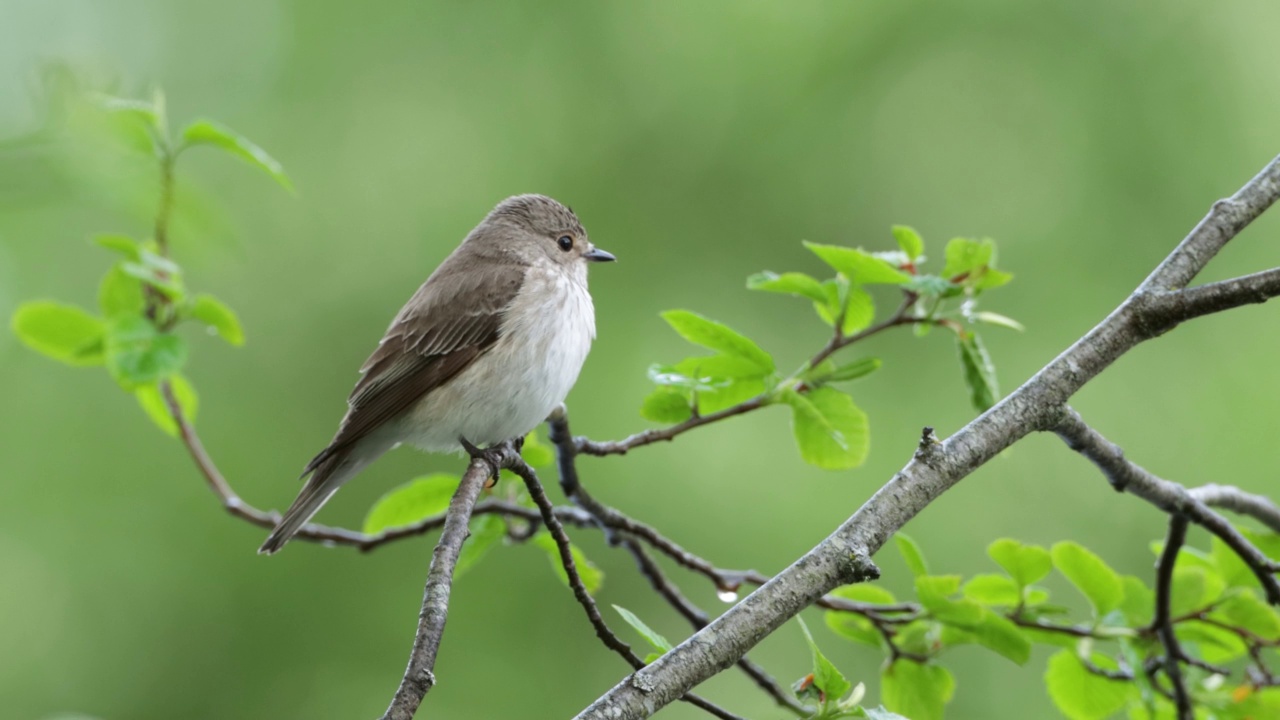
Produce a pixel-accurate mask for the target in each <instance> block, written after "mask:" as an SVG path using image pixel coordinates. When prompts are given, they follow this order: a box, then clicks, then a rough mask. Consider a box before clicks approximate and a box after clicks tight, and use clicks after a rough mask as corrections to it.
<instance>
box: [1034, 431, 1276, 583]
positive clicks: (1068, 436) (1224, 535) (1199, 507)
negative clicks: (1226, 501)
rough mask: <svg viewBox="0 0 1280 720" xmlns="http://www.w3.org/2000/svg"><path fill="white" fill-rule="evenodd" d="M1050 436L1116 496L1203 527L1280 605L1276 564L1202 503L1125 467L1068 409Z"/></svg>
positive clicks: (1099, 436) (1121, 453)
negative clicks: (1082, 458) (1139, 500)
mask: <svg viewBox="0 0 1280 720" xmlns="http://www.w3.org/2000/svg"><path fill="white" fill-rule="evenodd" d="M1054 431H1055V432H1056V433H1057V434H1058V436H1059V437H1061V438H1062V440H1063V442H1065V443H1066V444H1067V446H1068V447H1070V448H1071V449H1072V450H1075V451H1076V452H1078V453H1080V454H1081V455H1084V456H1085V457H1086V458H1088V459H1089V460H1091V461H1092V462H1093V464H1094V465H1097V466H1098V469H1099V470H1101V471H1102V474H1103V475H1105V476H1106V477H1107V479H1108V480H1109V481H1110V482H1111V486H1112V487H1113V488H1115V489H1116V490H1117V491H1119V492H1128V493H1131V494H1133V495H1137V496H1138V497H1140V498H1142V499H1143V500H1146V501H1147V502H1149V503H1151V504H1152V505H1155V506H1156V507H1158V508H1160V509H1161V510H1163V511H1165V512H1167V513H1169V514H1170V515H1178V516H1182V517H1185V518H1186V519H1187V520H1190V521H1191V522H1194V523H1195V524H1197V525H1200V526H1202V527H1204V528H1205V529H1206V530H1208V531H1209V532H1211V533H1213V534H1214V535H1216V536H1217V537H1218V538H1219V539H1220V540H1222V541H1223V542H1224V543H1226V544H1227V546H1228V547H1230V548H1231V549H1232V550H1233V551H1234V552H1235V553H1236V554H1237V555H1239V556H1240V559H1241V560H1243V561H1244V562H1245V564H1247V565H1248V566H1249V569H1250V570H1252V571H1253V574H1254V575H1255V576H1256V577H1257V578H1258V581H1259V582H1260V583H1262V587H1263V589H1265V590H1266V593H1267V600H1268V601H1269V602H1270V603H1271V604H1272V605H1280V583H1278V582H1277V581H1276V578H1275V575H1274V574H1273V573H1275V572H1276V571H1278V570H1280V565H1277V563H1276V562H1275V561H1273V560H1271V559H1270V558H1268V557H1267V556H1266V555H1265V554H1264V553H1263V552H1262V551H1261V550H1259V549H1258V548H1257V547H1255V546H1254V545H1253V543H1251V542H1249V540H1248V539H1247V538H1246V537H1245V536H1244V535H1243V534H1241V533H1240V531H1239V530H1236V529H1235V527H1233V526H1232V525H1231V523H1230V522H1228V521H1227V519H1226V518H1224V517H1222V516H1221V515H1219V514H1218V513H1216V512H1214V511H1213V510H1211V509H1210V508H1209V506H1208V505H1206V504H1205V503H1204V502H1203V501H1201V500H1199V499H1197V498H1196V496H1195V495H1194V494H1193V493H1192V492H1191V491H1189V490H1187V489H1186V488H1185V487H1183V486H1181V485H1179V484H1178V483H1175V482H1171V481H1169V480H1165V479H1163V478H1159V477H1156V476H1155V475H1153V474H1152V473H1151V472H1149V471H1148V470H1146V469H1145V468H1143V467H1141V466H1140V465H1137V464H1135V463H1133V462H1130V461H1129V460H1128V459H1127V458H1125V456H1124V451H1123V450H1121V449H1120V447H1119V446H1117V445H1115V444H1114V443H1112V442H1111V441H1109V440H1107V439H1106V438H1105V437H1103V436H1102V434H1101V433H1099V432H1098V431H1097V430H1094V429H1093V428H1091V427H1089V426H1088V425H1087V424H1086V423H1085V422H1084V420H1083V419H1081V417H1080V414H1079V413H1077V412H1076V411H1075V410H1074V409H1072V408H1070V407H1067V408H1064V409H1063V412H1062V417H1061V419H1060V420H1059V422H1058V425H1057V426H1056V427H1055V428H1054Z"/></svg>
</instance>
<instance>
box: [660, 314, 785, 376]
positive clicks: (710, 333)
mask: <svg viewBox="0 0 1280 720" xmlns="http://www.w3.org/2000/svg"><path fill="white" fill-rule="evenodd" d="M662 318H663V319H664V320H666V321H667V324H669V325H671V327H672V329H674V330H675V331H676V332H677V333H679V334H680V336H681V337H683V338H684V339H685V340H688V341H689V342H691V343H693V344H694V345H701V346H702V347H706V348H711V349H712V350H717V351H719V352H722V353H724V354H726V355H731V356H733V357H738V358H742V359H744V360H748V361H750V362H752V363H754V364H755V365H756V367H757V368H758V369H759V370H760V371H761V373H762V374H768V373H771V372H773V370H774V364H773V357H772V356H770V355H769V353H767V352H765V351H764V350H762V349H760V346H759V345H756V344H755V342H753V341H752V340H751V339H750V338H748V337H746V336H745V335H742V334H740V333H738V332H736V331H734V330H732V329H730V328H729V327H728V326H726V325H722V324H720V323H718V322H716V321H714V320H708V319H707V318H705V317H702V316H701V315H698V314H696V313H691V312H689V311H688V310H668V311H667V312H664V313H662Z"/></svg>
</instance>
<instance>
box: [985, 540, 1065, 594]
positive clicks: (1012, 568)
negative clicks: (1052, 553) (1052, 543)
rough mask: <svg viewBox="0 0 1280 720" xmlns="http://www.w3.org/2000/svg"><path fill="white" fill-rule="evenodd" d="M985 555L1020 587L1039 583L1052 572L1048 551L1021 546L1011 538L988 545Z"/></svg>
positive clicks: (1051, 562)
mask: <svg viewBox="0 0 1280 720" xmlns="http://www.w3.org/2000/svg"><path fill="white" fill-rule="evenodd" d="M987 555H989V556H990V557H991V559H992V560H995V561H996V564H998V565H999V566H1000V567H1002V568H1004V571H1005V572H1007V573H1009V575H1010V577H1012V578H1013V579H1014V580H1015V581H1016V582H1017V583H1018V585H1019V586H1021V587H1027V586H1028V585H1032V584H1035V583H1038V582H1040V581H1041V580H1043V579H1044V578H1045V577H1046V576H1047V575H1048V574H1049V572H1050V571H1051V570H1053V560H1052V559H1051V558H1050V557H1049V551H1048V550H1045V549H1044V548H1042V547H1040V546H1039V545H1023V544H1022V543H1020V542H1018V541H1017V540H1014V539H1012V538H1001V539H999V540H996V541H995V542H993V543H991V544H990V545H988V546H987Z"/></svg>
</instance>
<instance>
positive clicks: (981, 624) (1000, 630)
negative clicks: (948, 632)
mask: <svg viewBox="0 0 1280 720" xmlns="http://www.w3.org/2000/svg"><path fill="white" fill-rule="evenodd" d="M995 577H998V576H995ZM967 629H968V630H969V632H971V633H973V636H974V638H975V639H976V640H977V641H978V643H979V644H980V645H982V646H983V647H985V648H987V649H989V650H993V651H995V652H996V653H998V654H1000V655H1002V656H1004V657H1005V658H1007V659H1009V660H1012V661H1013V662H1015V663H1017V664H1019V665H1025V664H1026V662H1027V660H1029V659H1030V658H1031V641H1030V640H1028V639H1027V636H1026V635H1025V634H1024V633H1023V632H1022V630H1020V629H1019V628H1018V626H1017V625H1014V624H1013V623H1012V622H1011V621H1009V620H1008V619H1007V618H1005V617H1004V616H1003V615H1001V614H999V613H995V612H992V611H990V610H984V611H983V614H982V617H981V618H980V619H979V621H978V623H977V624H975V625H974V626H973V627H970V628H967Z"/></svg>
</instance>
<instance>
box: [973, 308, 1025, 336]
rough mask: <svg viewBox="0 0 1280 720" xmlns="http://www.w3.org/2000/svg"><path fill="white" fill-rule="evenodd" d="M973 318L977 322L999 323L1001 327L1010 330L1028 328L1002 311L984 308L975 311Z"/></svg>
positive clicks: (1020, 330) (1019, 330)
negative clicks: (990, 310)
mask: <svg viewBox="0 0 1280 720" xmlns="http://www.w3.org/2000/svg"><path fill="white" fill-rule="evenodd" d="M973 319H974V321H975V322H980V323H986V324H988V325H999V326H1000V327H1007V328H1009V329H1010V330H1017V331H1018V332H1023V331H1025V330H1026V328H1025V327H1023V326H1022V323H1020V322H1018V321H1017V320H1014V319H1013V318H1011V317H1005V316H1004V315H1001V314H1000V313H993V312H987V311H985V310H983V311H979V312H976V313H974V314H973Z"/></svg>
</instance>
